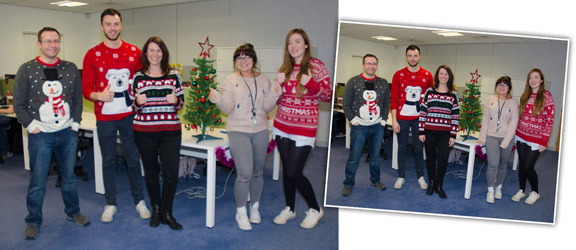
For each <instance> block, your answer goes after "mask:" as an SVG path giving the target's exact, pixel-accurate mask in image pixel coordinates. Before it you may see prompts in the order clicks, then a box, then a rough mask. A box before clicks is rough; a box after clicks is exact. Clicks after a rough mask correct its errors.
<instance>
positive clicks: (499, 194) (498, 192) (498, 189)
mask: <svg viewBox="0 0 576 250" xmlns="http://www.w3.org/2000/svg"><path fill="white" fill-rule="evenodd" d="M494 198H496V199H498V200H500V199H502V184H500V185H498V186H496V190H495V192H494Z"/></svg>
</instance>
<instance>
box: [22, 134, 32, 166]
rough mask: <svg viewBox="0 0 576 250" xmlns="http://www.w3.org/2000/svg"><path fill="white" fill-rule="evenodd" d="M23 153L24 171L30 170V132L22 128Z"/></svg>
mask: <svg viewBox="0 0 576 250" xmlns="http://www.w3.org/2000/svg"><path fill="white" fill-rule="evenodd" d="M22 151H23V153H24V169H26V170H30V151H28V130H26V128H24V126H22Z"/></svg>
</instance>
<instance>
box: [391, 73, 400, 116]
mask: <svg viewBox="0 0 576 250" xmlns="http://www.w3.org/2000/svg"><path fill="white" fill-rule="evenodd" d="M399 72H400V70H399V71H396V73H394V77H392V87H391V88H390V109H391V110H394V109H396V110H398V107H399V105H400V86H399V84H400V79H399V77H400V76H399V75H400V74H399Z"/></svg>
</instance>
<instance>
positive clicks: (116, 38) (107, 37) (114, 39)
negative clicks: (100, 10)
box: [104, 32, 122, 41]
mask: <svg viewBox="0 0 576 250" xmlns="http://www.w3.org/2000/svg"><path fill="white" fill-rule="evenodd" d="M120 33H122V32H118V34H117V35H116V37H114V38H112V37H110V36H108V34H106V32H104V36H105V37H106V39H108V40H110V41H116V40H118V38H120Z"/></svg>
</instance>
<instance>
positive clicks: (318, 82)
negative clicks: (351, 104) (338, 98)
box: [306, 59, 332, 102]
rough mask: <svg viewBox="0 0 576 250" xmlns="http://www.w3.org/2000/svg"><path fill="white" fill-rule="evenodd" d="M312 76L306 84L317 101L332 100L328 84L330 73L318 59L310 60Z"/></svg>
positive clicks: (330, 88)
mask: <svg viewBox="0 0 576 250" xmlns="http://www.w3.org/2000/svg"><path fill="white" fill-rule="evenodd" d="M311 66H312V68H313V73H312V74H313V76H312V78H311V79H310V81H309V82H308V83H307V84H306V88H307V89H308V91H309V92H310V94H311V95H312V96H314V97H316V99H318V100H319V101H322V102H329V101H330V100H332V87H331V84H330V75H329V74H328V70H327V69H326V66H325V65H324V63H323V62H322V61H320V60H318V59H316V60H312V61H311Z"/></svg>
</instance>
